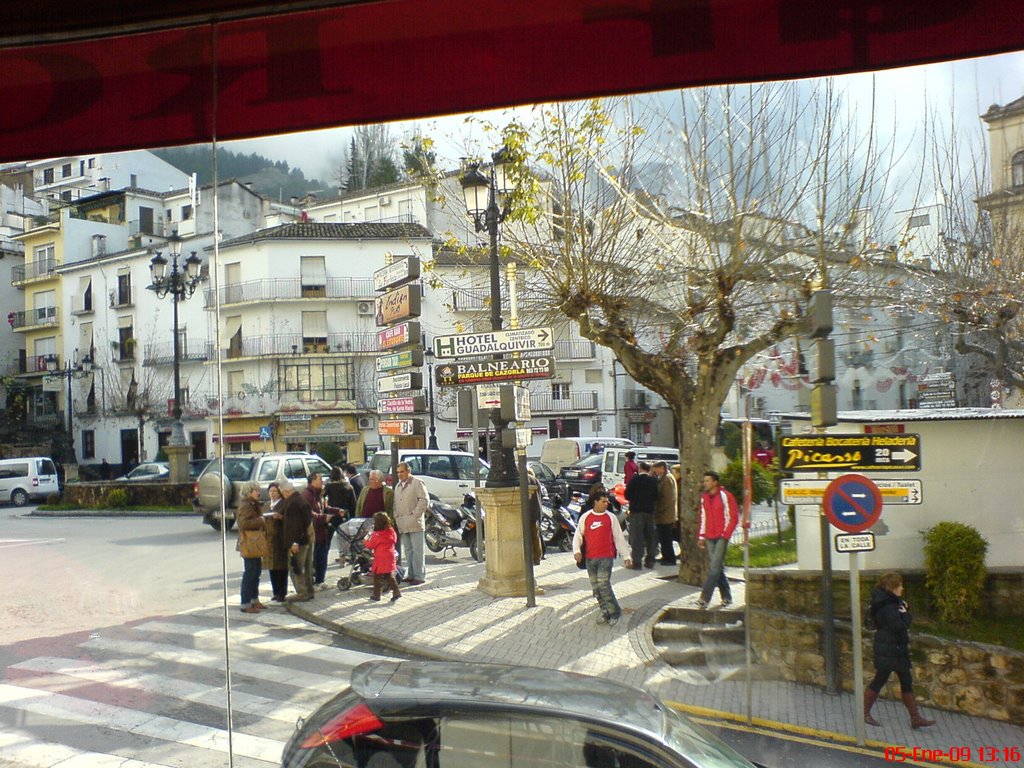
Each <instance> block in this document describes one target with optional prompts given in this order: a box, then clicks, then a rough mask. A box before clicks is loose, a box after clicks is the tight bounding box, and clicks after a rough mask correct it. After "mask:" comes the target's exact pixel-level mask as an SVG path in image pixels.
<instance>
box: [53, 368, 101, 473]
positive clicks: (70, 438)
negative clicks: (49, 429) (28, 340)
mask: <svg viewBox="0 0 1024 768" xmlns="http://www.w3.org/2000/svg"><path fill="white" fill-rule="evenodd" d="M91 368H92V360H90V359H89V358H88V357H85V358H83V359H82V362H81V363H76V364H74V365H72V363H71V361H70V360H67V361H66V362H65V363H64V367H63V368H58V367H57V356H56V355H48V356H47V358H46V372H47V373H48V374H49V375H50V376H54V377H57V376H59V377H61V378H62V379H64V380H65V381H66V382H67V394H66V401H67V410H68V429H67V443H68V445H67V449H66V451H65V454H66V461H65V464H77V463H78V459H77V457H76V456H75V400H74V397H73V396H72V392H71V382H72V381H73V380H74V379H81V378H82V377H84V376H86V375H87V374H88V373H89V371H90V369H91Z"/></svg>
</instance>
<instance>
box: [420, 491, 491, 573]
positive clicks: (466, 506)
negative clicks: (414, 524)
mask: <svg viewBox="0 0 1024 768" xmlns="http://www.w3.org/2000/svg"><path fill="white" fill-rule="evenodd" d="M477 517H478V516H477V510H476V499H475V498H474V497H473V495H472V494H466V496H465V497H464V499H463V502H462V506H459V507H453V506H452V505H451V504H445V503H444V502H443V501H441V500H440V499H438V498H437V497H436V496H434V495H433V494H431V495H430V500H429V503H428V505H427V521H426V526H425V530H424V533H423V538H424V541H425V542H426V545H427V549H429V550H430V551H431V552H434V553H437V552H445V551H447V550H449V549H450V550H451V551H452V554H453V555H454V554H456V552H455V550H456V549H457V548H459V547H465V548H467V549H469V554H470V555H471V556H472V557H473V559H474V560H480V559H481V558H480V557H478V556H477V554H478V551H479V550H482V549H483V525H482V523H481V524H480V548H479V550H478V547H477Z"/></svg>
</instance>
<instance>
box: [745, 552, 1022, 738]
mask: <svg viewBox="0 0 1024 768" xmlns="http://www.w3.org/2000/svg"><path fill="white" fill-rule="evenodd" d="M877 576H878V574H865V573H862V574H861V590H862V593H864V594H863V597H862V606H863V608H865V609H866V607H867V604H868V603H867V594H866V592H865V588H866V590H867V591H868V592H869V591H870V588H871V586H872V585H873V584H874V583H875V581H876V580H877ZM903 576H904V581H905V584H906V587H907V591H906V594H907V600H908V602H909V603H910V605H911V609H912V610H913V606H914V605H915V604H916V603H921V602H923V599H922V596H923V595H924V586H923V574H909V575H908V574H903ZM1022 585H1024V572H1021V571H1018V570H1016V569H1014V570H1012V571H1011V570H1009V569H1004V570H1003V571H1002V572H1000V573H995V574H992V575H991V576H990V588H989V589H987V590H986V593H987V595H988V600H987V605H986V606H985V607H984V608H983V609H984V610H1004V611H1006V612H1007V613H1012V614H1013V615H1020V614H1021V611H1022V610H1024V608H1022V605H1021V604H1022V602H1024V601H1022V600H1021V595H1022ZM833 592H834V602H835V616H836V621H835V628H836V645H837V648H838V652H839V677H840V681H841V685H842V687H843V688H844V689H845V690H847V691H852V690H853V646H852V641H851V637H852V626H851V624H850V620H849V618H850V587H849V579H848V578H847V574H846V573H836V574H834V587H833ZM747 600H748V601H749V603H750V606H751V622H750V631H751V642H752V645H753V647H754V650H755V653H756V654H757V656H758V659H759V661H760V662H761V663H764V664H767V665H771V666H773V667H775V668H777V669H778V670H779V674H780V675H781V676H782V678H783V679H784V680H790V681H793V682H799V683H809V684H812V685H819V686H821V687H825V661H824V656H823V652H822V647H823V639H822V634H823V633H822V620H821V573H820V572H806V571H776V570H772V571H768V570H755V571H751V572H750V579H749V581H748V582H747ZM872 636H873V633H871V632H869V631H866V630H864V631H862V636H861V642H862V649H863V654H864V682H865V685H867V683H868V682H869V681H870V680H871V678H872V677H873V676H874V673H875V670H874V665H873V664H872V652H871V641H872ZM911 662H912V664H913V673H914V691H915V693H916V694H917V698H918V700H919V701H920V702H921V703H922V704H924V705H926V706H930V707H935V708H938V709H946V710H950V711H954V712H962V713H965V714H970V715H979V716H982V717H988V718H991V719H993V720H1002V721H1007V722H1013V723H1018V724H1024V653H1020V652H1017V651H1012V650H1009V649H1006V648H1002V647H999V646H992V645H984V644H981V643H968V642H958V641H954V640H947V639H944V638H938V637H932V636H929V635H921V634H917V633H915V632H914V631H913V628H911ZM883 696H887V697H889V698H893V699H896V700H898V699H899V683H898V681H897V680H896V676H895V675H893V676H892V678H891V679H890V681H889V683H888V684H887V686H886V689H885V690H884V691H883Z"/></svg>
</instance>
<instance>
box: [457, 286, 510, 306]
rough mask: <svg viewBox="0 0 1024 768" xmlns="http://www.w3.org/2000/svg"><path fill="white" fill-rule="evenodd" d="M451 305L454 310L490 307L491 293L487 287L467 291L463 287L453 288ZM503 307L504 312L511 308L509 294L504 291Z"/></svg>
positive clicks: (502, 297)
mask: <svg viewBox="0 0 1024 768" xmlns="http://www.w3.org/2000/svg"><path fill="white" fill-rule="evenodd" d="M449 306H450V307H451V309H452V312H479V311H481V310H484V309H490V306H491V295H490V293H489V292H488V291H487V290H486V289H481V290H478V291H467V290H464V289H462V288H454V289H452V296H451V301H450V303H449ZM501 308H502V311H503V312H507V311H508V309H509V303H508V295H507V294H505V293H502V296H501Z"/></svg>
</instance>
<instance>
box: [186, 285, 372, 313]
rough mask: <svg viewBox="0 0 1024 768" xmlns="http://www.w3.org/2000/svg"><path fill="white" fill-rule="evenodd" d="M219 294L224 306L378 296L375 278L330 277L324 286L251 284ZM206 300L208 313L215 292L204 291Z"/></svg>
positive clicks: (234, 287) (223, 288)
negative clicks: (374, 285)
mask: <svg viewBox="0 0 1024 768" xmlns="http://www.w3.org/2000/svg"><path fill="white" fill-rule="evenodd" d="M219 290H220V303H221V306H224V305H230V304H245V303H248V302H265V301H281V300H284V301H290V300H295V299H373V298H375V297H376V296H377V292H376V291H375V290H374V287H373V278H372V277H329V278H327V281H326V283H325V284H323V285H308V284H307V285H303V282H302V279H301V278H277V279H271V280H249V281H246V282H244V283H233V284H231V285H225V286H223V287H222V288H220V289H219ZM204 299H205V302H206V303H205V305H204V306H205V307H206V308H207V309H210V308H211V307H213V306H214V292H213V290H207V291H204Z"/></svg>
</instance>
